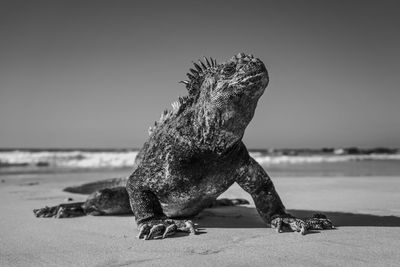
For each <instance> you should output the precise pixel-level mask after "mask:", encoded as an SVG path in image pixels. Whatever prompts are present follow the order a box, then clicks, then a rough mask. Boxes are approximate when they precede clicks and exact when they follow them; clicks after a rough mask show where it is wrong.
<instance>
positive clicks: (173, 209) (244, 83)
mask: <svg viewBox="0 0 400 267" xmlns="http://www.w3.org/2000/svg"><path fill="white" fill-rule="evenodd" d="M194 65H195V67H194V68H195V69H191V73H188V78H189V80H187V81H182V83H184V84H185V85H186V88H187V90H188V92H189V94H188V96H185V97H182V98H179V101H178V102H176V103H174V104H173V110H172V111H165V112H164V113H163V114H162V116H161V118H160V120H159V121H158V122H156V123H155V125H154V127H151V128H150V129H149V134H150V137H149V139H148V141H147V142H146V143H145V144H144V146H143V148H142V149H141V150H140V152H139V154H138V156H137V158H136V161H135V168H134V171H133V173H132V174H131V175H130V177H129V178H128V180H127V183H126V191H127V192H128V195H129V204H130V207H131V209H132V211H133V213H134V216H135V220H136V223H137V225H138V229H139V235H138V237H139V238H144V239H151V238H157V237H162V238H164V237H167V236H169V235H172V234H174V233H175V232H176V231H178V230H181V231H187V232H190V233H195V227H194V224H193V223H192V222H191V221H190V220H182V219H180V218H189V217H192V216H194V215H196V214H198V213H199V212H200V211H201V210H202V209H204V208H205V207H209V206H210V204H211V203H214V202H215V200H216V198H217V197H218V196H219V195H220V194H221V193H223V192H224V191H225V190H227V189H228V188H229V187H230V186H231V185H232V184H233V183H234V182H237V183H238V184H239V185H240V186H241V187H242V188H243V189H244V190H245V191H247V192H248V193H250V194H251V196H252V198H253V199H254V202H255V205H256V208H257V210H258V212H259V214H260V216H261V217H262V219H263V220H264V221H265V222H266V223H267V224H271V223H272V225H273V226H276V227H278V228H279V231H280V230H281V226H282V225H289V226H291V228H292V229H293V230H296V231H297V230H298V229H301V232H302V233H303V234H304V233H305V232H306V231H307V229H311V228H312V225H311V224H307V223H306V222H304V221H302V220H300V219H297V218H294V217H293V216H291V215H289V214H287V213H286V211H285V207H284V205H283V204H282V201H281V199H280V197H279V195H278V193H277V192H276V190H275V188H274V185H273V183H272V181H271V179H270V178H269V176H268V174H267V173H266V172H265V171H264V169H263V168H262V167H261V166H260V165H259V164H258V163H257V162H256V161H255V160H254V159H253V158H251V157H250V156H249V153H248V151H247V149H246V147H245V145H244V144H243V142H242V137H243V135H244V131H245V129H246V127H247V125H248V124H249V122H250V121H251V119H252V118H253V115H254V112H255V108H256V106H257V102H258V99H259V98H260V97H261V95H262V94H263V93H264V90H265V88H266V86H267V84H268V81H269V78H268V73H267V70H266V68H265V66H264V64H263V63H262V62H261V60H259V59H257V58H254V57H253V56H252V55H248V56H246V55H245V54H243V53H240V54H238V55H236V56H234V57H232V58H231V59H230V60H228V61H227V62H225V63H222V64H217V63H216V61H214V60H213V59H210V60H208V59H206V58H205V62H201V61H199V64H196V63H195V64H194ZM115 183H116V184H118V185H120V184H121V181H118V182H115ZM96 186H97V185H96ZM89 187H90V186H89ZM114 190H116V191H118V192H122V193H118V194H116V193H115V192H111V193H112V194H113V195H118V196H119V197H114V198H113V197H109V196H108V197H106V201H104V200H102V201H99V200H98V199H99V198H101V196H102V194H103V192H102V191H100V193H97V195H96V193H95V195H92V196H91V197H90V198H89V200H88V201H87V202H86V203H84V204H79V206H80V207H82V210H83V213H84V214H87V213H92V214H95V215H101V214H111V213H112V212H113V211H114V213H115V210H114V209H113V208H112V207H114V208H116V207H117V206H118V205H119V206H120V207H121V206H123V207H124V208H120V210H119V211H118V212H122V211H126V209H127V208H126V206H127V205H126V201H127V200H126V199H127V197H126V195H125V196H124V197H123V195H124V190H123V189H114ZM107 195H110V192H107ZM105 203H108V204H107V205H106V204H105ZM110 203H111V204H110ZM110 207H111V208H110ZM64 210H65V208H64ZM74 212H76V208H75V210H74ZM35 213H36V215H37V213H39V215H40V216H41V215H43V214H45V215H44V217H46V216H47V215H48V213H46V212H43V211H42V210H36V211H35ZM53 213H54V212H53ZM57 214H58V213H57ZM62 214H66V213H65V212H64V213H62ZM313 220H314V221H315V223H314V225H319V224H318V220H322V219H320V218H313Z"/></svg>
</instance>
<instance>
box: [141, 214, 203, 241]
mask: <svg viewBox="0 0 400 267" xmlns="http://www.w3.org/2000/svg"><path fill="white" fill-rule="evenodd" d="M138 228H139V234H138V235H137V238H139V239H143V240H150V239H159V238H166V237H168V236H171V235H174V234H175V233H176V232H187V233H189V234H194V235H195V234H196V229H195V227H194V224H193V222H192V221H191V220H172V219H158V220H150V221H146V222H143V223H141V224H140V225H139V227H138Z"/></svg>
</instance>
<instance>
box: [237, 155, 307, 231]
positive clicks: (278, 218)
mask: <svg viewBox="0 0 400 267" xmlns="http://www.w3.org/2000/svg"><path fill="white" fill-rule="evenodd" d="M236 182H237V183H238V184H239V185H240V186H241V187H242V188H243V189H244V190H245V191H247V192H248V193H249V194H250V195H251V196H252V198H253V200H254V203H255V205H256V208H257V211H258V213H259V214H260V216H261V218H262V219H263V220H264V221H265V222H266V223H267V224H269V225H271V227H272V228H276V229H277V231H278V232H281V231H282V229H283V228H284V227H285V226H287V227H290V228H291V229H292V230H293V231H297V232H301V233H302V234H305V232H306V230H307V229H306V224H305V222H304V221H303V220H300V219H297V218H295V217H293V216H291V215H290V214H288V213H286V210H285V206H284V205H283V203H282V201H281V199H280V197H279V195H278V193H277V192H276V190H275V187H274V184H273V183H272V181H271V179H270V178H269V176H268V174H267V173H266V172H265V171H264V169H263V168H262V167H261V166H260V165H259V164H258V163H257V162H256V161H255V160H254V159H253V158H251V157H250V156H249V159H248V160H247V161H246V162H245V163H244V164H243V165H241V167H239V169H238V170H237V177H236Z"/></svg>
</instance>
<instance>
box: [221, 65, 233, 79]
mask: <svg viewBox="0 0 400 267" xmlns="http://www.w3.org/2000/svg"><path fill="white" fill-rule="evenodd" d="M235 70H236V68H235V66H232V65H228V66H226V67H225V68H223V69H222V74H223V75H225V76H231V75H232V74H233V73H234V72H235Z"/></svg>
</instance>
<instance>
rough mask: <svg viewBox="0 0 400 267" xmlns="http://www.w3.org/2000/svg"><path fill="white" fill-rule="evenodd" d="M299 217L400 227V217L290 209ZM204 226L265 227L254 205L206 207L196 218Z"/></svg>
mask: <svg viewBox="0 0 400 267" xmlns="http://www.w3.org/2000/svg"><path fill="white" fill-rule="evenodd" d="M288 212H289V213H290V214H292V215H294V216H296V217H299V218H309V217H311V216H312V215H313V214H315V213H323V214H325V215H326V216H327V217H328V218H329V219H330V220H331V221H332V222H333V224H334V225H335V226H336V227H340V226H382V227H400V217H396V216H376V215H371V214H354V213H346V212H330V211H328V212H327V211H313V210H288ZM194 220H195V221H196V222H198V223H199V226H200V227H202V228H264V227H266V224H265V223H264V222H263V221H262V220H261V218H260V216H259V215H258V213H257V210H256V209H255V208H253V207H243V206H237V207H218V208H212V209H206V210H204V211H203V212H202V213H200V214H199V215H198V216H196V217H195V218H194Z"/></svg>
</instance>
